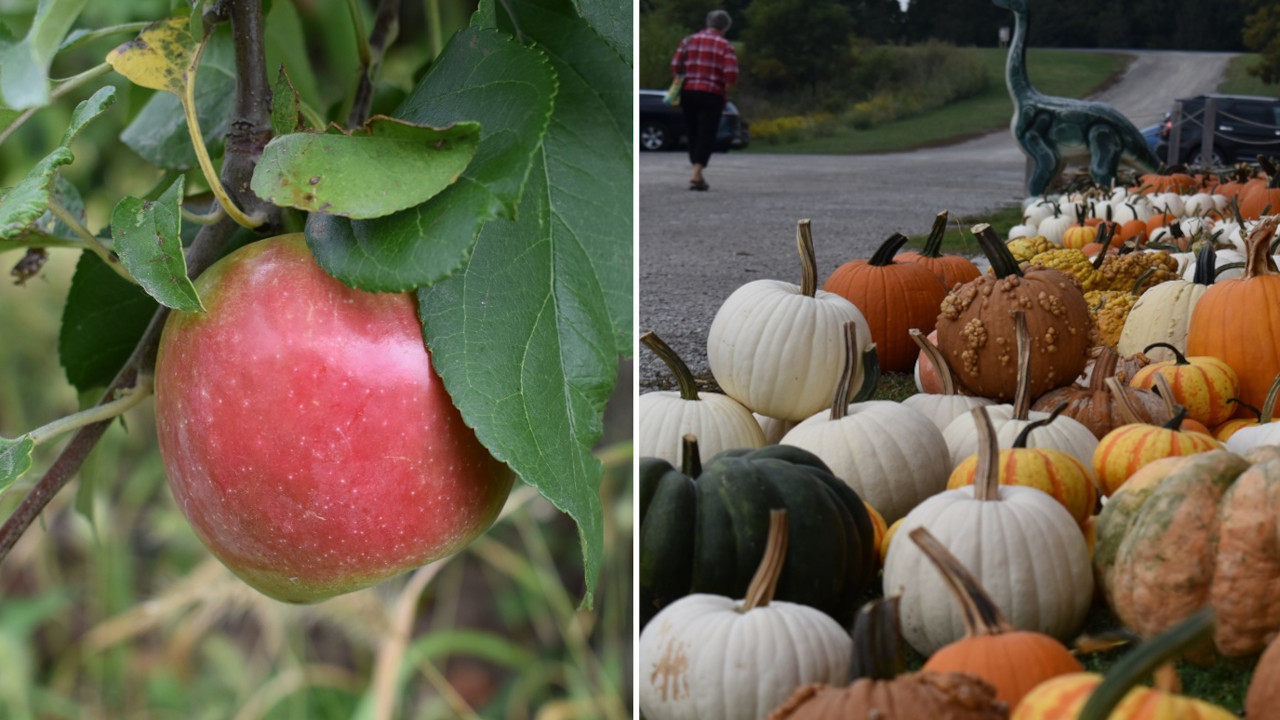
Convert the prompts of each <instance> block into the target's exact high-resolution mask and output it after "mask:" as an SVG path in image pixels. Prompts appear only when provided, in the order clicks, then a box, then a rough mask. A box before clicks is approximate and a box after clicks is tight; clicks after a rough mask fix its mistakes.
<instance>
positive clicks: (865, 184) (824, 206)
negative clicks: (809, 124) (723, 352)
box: [637, 51, 1232, 392]
mask: <svg viewBox="0 0 1280 720" xmlns="http://www.w3.org/2000/svg"><path fill="white" fill-rule="evenodd" d="M1134 55H1135V59H1134V61H1133V62H1132V63H1130V65H1129V66H1128V68H1127V69H1126V70H1125V72H1124V73H1123V75H1122V76H1121V77H1120V78H1119V79H1118V81H1117V82H1115V83H1113V84H1111V85H1110V86H1109V87H1108V88H1107V89H1106V90H1104V91H1102V92H1100V93H1098V94H1097V95H1095V96H1094V99H1097V100H1102V101H1104V102H1108V103H1110V104H1112V105H1114V106H1115V107H1116V108H1118V109H1119V110H1120V111H1121V112H1123V113H1124V114H1125V115H1126V116H1127V117H1129V119H1130V120H1132V121H1133V122H1134V124H1135V125H1137V126H1138V127H1142V126H1144V125H1150V124H1152V123H1155V122H1158V121H1159V120H1160V119H1161V118H1162V117H1163V115H1164V112H1165V111H1166V110H1167V109H1168V108H1169V107H1171V106H1172V104H1173V101H1174V99H1176V98H1180V97H1187V96H1190V95H1197V94H1200V93H1204V92H1212V91H1213V90H1214V89H1215V88H1216V87H1217V85H1218V82H1219V80H1220V78H1221V76H1222V73H1223V71H1224V70H1225V68H1226V65H1227V62H1228V60H1229V59H1230V58H1231V57H1232V55H1231V54H1229V53H1189V52H1159V51H1139V52H1134ZM637 155H638V157H639V160H638V164H639V190H640V211H639V215H638V219H639V224H640V232H639V247H638V258H639V260H638V262H639V287H638V293H639V295H638V297H639V327H638V328H637V330H638V334H639V333H644V332H646V331H649V330H652V331H654V332H656V333H657V334H658V335H659V336H661V337H662V339H663V340H665V341H666V342H667V343H668V344H669V345H671V347H672V348H674V349H675V350H676V352H678V353H679V354H680V355H681V356H682V357H683V358H684V360H685V361H686V362H687V363H688V364H689V366H690V369H691V370H693V372H694V373H695V374H696V375H702V374H706V373H709V369H708V367H707V363H706V336H707V330H708V329H709V328H710V326H711V320H712V318H713V317H714V316H715V311H716V309H717V308H718V307H719V306H720V303H721V302H723V300H724V299H725V298H726V297H728V295H729V294H730V293H731V292H732V291H733V290H734V289H735V288H737V287H738V286H739V285H742V284H743V283H746V282H749V281H751V280H756V279H761V278H778V279H783V280H787V281H790V282H799V273H800V269H799V261H798V257H797V255H796V252H795V225H796V221H797V220H799V219H801V218H809V219H811V220H812V222H813V236H814V244H815V246H816V250H817V256H818V274H819V278H825V277H826V276H827V275H829V274H830V273H831V271H832V270H834V269H835V268H836V267H837V266H838V265H839V264H840V263H843V262H845V261H847V260H849V259H852V258H858V257H869V256H870V254H871V252H872V251H873V250H874V249H875V247H876V246H877V245H878V244H879V243H880V242H882V241H883V240H884V239H885V238H886V237H888V236H889V235H890V234H892V233H893V232H903V233H906V234H908V235H919V234H923V233H926V232H928V230H929V226H930V225H931V223H932V221H933V218H934V216H935V215H937V213H938V212H939V211H941V210H949V211H951V213H952V215H953V216H961V217H963V216H971V217H981V215H982V214H983V213H985V212H989V211H992V210H996V209H999V208H1003V207H1007V206H1008V205H1010V204H1012V203H1017V202H1019V201H1021V200H1022V199H1023V197H1024V195H1025V190H1024V176H1025V171H1026V161H1025V158H1024V156H1023V155H1022V151H1021V150H1020V149H1019V148H1018V147H1017V145H1016V144H1014V141H1013V138H1012V136H1011V135H1010V134H1009V132H1008V131H1007V130H1001V131H999V132H993V133H991V134H990V135H985V136H982V137H979V138H975V139H972V140H969V141H966V142H962V143H958V144H956V145H951V146H947V147H935V148H927V149H922V150H916V151H912V152H905V153H886V154H878V155H844V156H835V155H753V154H750V153H730V154H727V155H714V156H712V159H711V164H710V166H709V167H708V168H707V172H706V177H707V180H708V182H710V184H711V190H710V191H708V192H690V191H689V190H688V189H687V186H688V157H687V156H686V155H685V154H684V153H682V152H680V153H648V152H641V153H637ZM637 354H638V357H639V369H640V373H639V385H640V389H641V391H642V392H644V391H648V390H655V389H669V388H672V387H674V383H673V382H672V381H671V380H670V378H669V375H668V373H667V370H666V368H665V366H663V365H662V362H661V361H660V360H658V359H657V358H656V357H655V356H654V355H653V353H651V352H649V351H648V350H645V349H640V350H638V352H637Z"/></svg>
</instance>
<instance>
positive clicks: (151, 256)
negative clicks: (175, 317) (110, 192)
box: [111, 175, 204, 312]
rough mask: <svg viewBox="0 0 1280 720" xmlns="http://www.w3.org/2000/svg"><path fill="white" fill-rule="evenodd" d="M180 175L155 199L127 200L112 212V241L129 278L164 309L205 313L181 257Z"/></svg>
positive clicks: (130, 198) (184, 261) (183, 257)
mask: <svg viewBox="0 0 1280 720" xmlns="http://www.w3.org/2000/svg"><path fill="white" fill-rule="evenodd" d="M181 205H182V176H181V175H179V176H178V179H177V180H175V181H174V182H173V184H172V185H170V186H169V189H168V190H165V191H164V193H163V194H161V195H160V197H159V198H157V199H156V200H154V201H153V200H143V199H142V198H136V197H126V198H122V199H121V200H120V202H118V203H116V207H115V210H114V211H112V213H111V237H112V238H113V239H114V240H115V251H116V252H117V253H118V254H119V255H120V262H122V263H123V264H124V267H125V269H126V270H128V271H129V274H130V275H132V276H133V277H134V279H135V280H137V281H138V284H140V285H142V287H143V289H144V290H146V291H147V293H148V294H149V295H151V297H153V298H155V299H156V300H158V301H159V302H160V304H161V305H164V306H166V307H171V308H175V309H178V310H186V311H188V312H204V305H203V304H201V302H200V297H199V295H197V294H196V288H195V286H194V285H192V284H191V280H190V279H189V278H188V277H187V260H186V257H185V256H184V255H183V253H182V216H181V214H180V213H179V208H180V206H181Z"/></svg>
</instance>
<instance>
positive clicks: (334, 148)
mask: <svg viewBox="0 0 1280 720" xmlns="http://www.w3.org/2000/svg"><path fill="white" fill-rule="evenodd" d="M479 142H480V125H479V124H477V123H473V122H459V123H454V124H452V125H450V126H448V127H439V128H437V127H430V126H425V125H416V124H413V123H407V122H404V121H402V120H396V119H393V118H388V117H381V116H379V117H374V118H371V119H370V120H369V122H368V123H367V124H366V126H365V128H363V129H360V130H356V131H354V132H352V133H351V134H349V135H348V134H342V133H338V134H331V133H329V134H318V133H291V134H289V135H280V136H278V137H275V138H272V139H271V142H269V143H267V146H266V148H264V149H263V151H262V157H261V159H259V160H258V164H257V166H256V167H254V170H253V180H252V181H251V182H250V184H249V187H250V189H252V190H253V192H254V193H255V194H257V196H258V197H260V198H262V199H263V200H266V201H267V202H270V203H274V204H276V205H280V206H283V207H292V208H297V209H299V210H306V211H309V212H325V213H329V214H332V215H343V216H346V217H351V218H356V219H367V218H376V217H383V216H385V215H390V214H392V213H394V212H398V211H400V210H404V209H406V208H410V207H413V206H415V205H419V204H421V203H423V202H425V201H426V200H427V199H428V198H431V197H432V196H434V195H436V194H438V193H439V192H440V191H441V190H444V189H445V188H446V187H448V186H449V185H452V184H453V183H454V182H456V181H457V179H458V176H459V175H460V174H461V173H462V171H463V169H465V168H466V167H467V163H469V162H471V158H472V157H473V156H474V155H475V152H476V146H477V145H478V144H479Z"/></svg>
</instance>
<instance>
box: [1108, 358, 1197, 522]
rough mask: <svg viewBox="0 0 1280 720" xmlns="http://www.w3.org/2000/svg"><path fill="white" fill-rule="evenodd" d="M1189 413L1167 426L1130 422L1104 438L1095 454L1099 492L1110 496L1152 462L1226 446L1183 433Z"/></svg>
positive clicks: (1181, 415)
mask: <svg viewBox="0 0 1280 720" xmlns="http://www.w3.org/2000/svg"><path fill="white" fill-rule="evenodd" d="M1108 383H1115V384H1116V385H1119V384H1120V381H1119V380H1117V379H1115V378H1111V379H1109V380H1108ZM1117 392H1119V391H1118V390H1117ZM1185 414H1186V410H1185V408H1184V409H1183V410H1182V411H1181V412H1179V413H1178V415H1176V416H1174V418H1173V419H1171V420H1170V421H1169V422H1167V423H1165V424H1164V425H1163V426H1159V425H1146V424H1141V423H1130V424H1128V425H1121V426H1120V427H1118V428H1116V429H1115V430H1112V431H1111V432H1109V433H1107V434H1106V435H1104V436H1103V437H1102V439H1101V440H1099V441H1098V447H1097V449H1096V450H1094V452H1093V479H1094V482H1096V483H1097V484H1098V490H1099V491H1101V492H1102V494H1103V495H1106V496H1108V497H1110V496H1111V495H1112V494H1113V493H1115V491H1116V490H1119V489H1120V486H1121V485H1123V484H1124V483H1125V481H1126V480H1128V479H1129V477H1130V476H1132V475H1133V474H1134V473H1135V472H1137V471H1138V470H1139V469H1141V468H1142V466H1144V465H1146V464H1147V463H1149V462H1151V461H1152V460H1158V459H1160V458H1164V457H1171V456H1177V455H1193V454H1195V453H1201V452H1208V451H1209V450H1216V449H1219V448H1221V447H1222V443H1219V442H1218V441H1217V440H1214V439H1213V438H1212V437H1211V436H1209V435H1206V434H1204V433H1200V432H1186V431H1183V430H1181V429H1180V428H1181V425H1182V419H1183V416H1184V415H1185Z"/></svg>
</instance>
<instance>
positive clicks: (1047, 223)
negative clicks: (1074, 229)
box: [1036, 209, 1075, 245]
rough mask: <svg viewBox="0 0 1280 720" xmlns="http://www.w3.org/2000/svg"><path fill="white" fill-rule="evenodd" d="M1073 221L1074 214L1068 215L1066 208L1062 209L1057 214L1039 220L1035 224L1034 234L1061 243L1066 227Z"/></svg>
mask: <svg viewBox="0 0 1280 720" xmlns="http://www.w3.org/2000/svg"><path fill="white" fill-rule="evenodd" d="M1074 222H1075V216H1074V215H1068V214H1067V212H1066V210H1065V209H1063V210H1061V211H1060V212H1059V213H1058V214H1056V215H1050V216H1049V217H1047V218H1045V219H1043V220H1041V221H1040V222H1039V224H1037V225H1036V234H1037V235H1043V236H1044V238H1045V239H1046V240H1048V241H1049V242H1051V243H1055V244H1058V245H1061V244H1062V235H1063V233H1065V232H1066V231H1067V228H1069V227H1071V225H1072V224H1073V223H1074Z"/></svg>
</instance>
